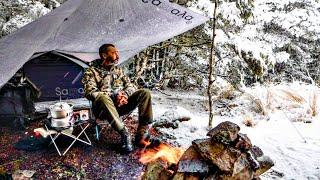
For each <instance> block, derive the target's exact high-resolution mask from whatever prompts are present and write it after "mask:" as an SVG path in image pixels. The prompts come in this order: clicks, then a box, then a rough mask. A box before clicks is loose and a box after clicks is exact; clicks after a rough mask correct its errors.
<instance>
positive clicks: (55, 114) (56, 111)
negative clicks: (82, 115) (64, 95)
mask: <svg viewBox="0 0 320 180" xmlns="http://www.w3.org/2000/svg"><path fill="white" fill-rule="evenodd" d="M49 109H50V114H51V117H52V118H53V119H62V118H68V117H69V118H70V117H71V116H72V115H73V105H72V104H68V103H66V102H58V103H56V104H54V105H52V106H50V107H49Z"/></svg>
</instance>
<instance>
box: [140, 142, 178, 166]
mask: <svg viewBox="0 0 320 180" xmlns="http://www.w3.org/2000/svg"><path fill="white" fill-rule="evenodd" d="M183 152H184V150H182V149H181V148H176V147H172V146H170V145H167V144H164V143H161V144H160V145H159V146H156V147H154V148H151V149H145V150H143V151H142V152H141V157H140V159H139V161H140V162H141V163H143V164H148V163H150V162H152V161H155V160H157V159H161V160H162V161H164V162H168V163H169V164H177V163H178V161H179V159H180V157H181V156H182V154H183Z"/></svg>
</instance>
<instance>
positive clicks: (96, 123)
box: [89, 101, 133, 141]
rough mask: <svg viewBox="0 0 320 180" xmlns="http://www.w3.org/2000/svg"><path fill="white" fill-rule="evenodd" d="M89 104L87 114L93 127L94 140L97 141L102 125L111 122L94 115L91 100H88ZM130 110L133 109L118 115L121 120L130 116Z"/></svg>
mask: <svg viewBox="0 0 320 180" xmlns="http://www.w3.org/2000/svg"><path fill="white" fill-rule="evenodd" d="M89 105H90V114H89V117H90V123H91V125H92V126H93V127H94V129H95V134H94V136H95V138H96V140H97V141H99V140H100V135H101V131H102V126H104V125H112V123H113V122H112V123H109V121H108V120H102V119H100V118H96V117H94V114H93V109H92V102H91V101H89ZM132 112H133V111H130V112H129V113H128V114H126V115H123V116H120V118H121V120H122V121H124V120H126V119H127V118H128V117H130V116H131V114H132Z"/></svg>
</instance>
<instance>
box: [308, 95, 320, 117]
mask: <svg viewBox="0 0 320 180" xmlns="http://www.w3.org/2000/svg"><path fill="white" fill-rule="evenodd" d="M317 98H318V96H317V93H316V92H313V95H312V96H311V98H310V102H309V104H310V110H311V113H310V114H311V115H312V116H313V117H315V116H316V115H318V103H317Z"/></svg>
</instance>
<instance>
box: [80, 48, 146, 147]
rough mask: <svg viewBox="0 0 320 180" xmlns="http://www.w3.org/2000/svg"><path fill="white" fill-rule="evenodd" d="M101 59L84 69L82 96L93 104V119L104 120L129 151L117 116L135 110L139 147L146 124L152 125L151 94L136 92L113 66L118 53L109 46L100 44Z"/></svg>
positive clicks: (130, 145) (120, 71) (127, 139)
mask: <svg viewBox="0 0 320 180" xmlns="http://www.w3.org/2000/svg"><path fill="white" fill-rule="evenodd" d="M99 55H100V58H101V59H98V60H95V61H93V62H92V65H91V66H90V68H88V69H86V71H85V72H84V75H83V79H82V83H83V85H84V91H85V97H86V98H87V99H89V100H90V101H92V102H93V104H92V108H93V113H94V115H95V117H96V118H99V119H103V120H108V121H109V123H110V124H111V126H112V127H113V128H114V129H115V130H116V131H117V132H119V134H120V135H121V142H122V147H123V150H124V151H126V152H131V151H132V150H133V147H132V142H131V136H130V133H129V132H128V129H127V128H126V127H125V125H124V123H123V122H122V120H121V119H120V117H119V116H122V115H125V114H128V113H130V112H131V111H133V110H134V109H135V108H136V107H138V108H139V126H138V130H137V134H136V142H137V144H138V145H142V143H143V138H145V137H146V136H148V125H149V124H150V123H151V122H152V104H151V95H150V92H149V91H148V90H145V89H141V90H137V88H136V87H135V85H134V84H132V83H131V82H130V79H129V78H128V77H127V76H126V75H125V74H124V72H123V70H122V69H121V68H120V67H118V66H116V64H117V63H118V61H119V52H118V51H117V49H116V47H115V46H114V45H113V44H104V45H102V46H101V47H100V48H99Z"/></svg>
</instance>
